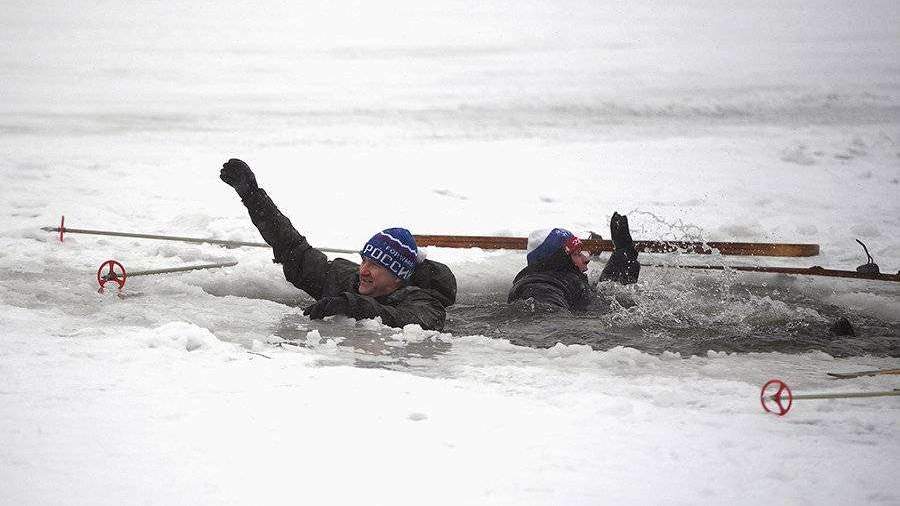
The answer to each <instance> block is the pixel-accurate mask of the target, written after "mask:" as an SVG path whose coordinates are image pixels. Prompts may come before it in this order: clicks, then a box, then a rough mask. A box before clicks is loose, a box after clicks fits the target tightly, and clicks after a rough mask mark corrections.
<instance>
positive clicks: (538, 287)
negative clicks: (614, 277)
mask: <svg viewBox="0 0 900 506" xmlns="http://www.w3.org/2000/svg"><path fill="white" fill-rule="evenodd" d="M593 297H594V290H593V289H592V288H591V285H590V283H589V282H588V278H587V276H585V275H584V273H583V272H581V271H579V270H578V268H577V267H575V264H573V263H572V260H571V259H570V258H569V255H567V254H566V252H565V250H564V249H562V248H560V249H559V250H558V251H556V253H554V254H552V255H550V256H549V257H547V258H546V259H545V260H544V261H542V262H539V263H537V264H534V265H529V266H528V267H525V268H524V269H522V270H521V271H520V272H519V273H518V274H517V275H516V278H515V280H513V286H512V289H511V290H510V291H509V297H508V298H507V302H512V301H515V300H519V299H527V298H533V299H534V300H535V301H537V302H542V303H545V304H552V305H554V306H559V307H561V308H565V309H569V310H583V309H586V308H587V306H588V304H589V303H590V302H591V300H592V299H593Z"/></svg>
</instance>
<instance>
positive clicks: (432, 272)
mask: <svg viewBox="0 0 900 506" xmlns="http://www.w3.org/2000/svg"><path fill="white" fill-rule="evenodd" d="M412 287H415V288H419V289H422V290H424V291H426V292H428V293H429V294H430V295H431V296H432V297H434V298H436V299H437V300H438V301H439V302H440V303H441V305H443V306H445V307H446V306H452V305H453V304H454V303H455V302H456V276H455V275H454V274H453V271H451V270H450V267H447V266H446V265H445V264H442V263H440V262H436V261H434V260H428V259H426V260H424V261H423V262H422V263H420V264H419V265H417V266H416V270H415V271H414V272H413V276H412V278H411V279H410V281H409V285H408V286H407V288H412Z"/></svg>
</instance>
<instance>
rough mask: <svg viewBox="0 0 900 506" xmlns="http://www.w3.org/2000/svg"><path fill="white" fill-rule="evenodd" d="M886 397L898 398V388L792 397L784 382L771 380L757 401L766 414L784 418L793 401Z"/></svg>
mask: <svg viewBox="0 0 900 506" xmlns="http://www.w3.org/2000/svg"><path fill="white" fill-rule="evenodd" d="M773 389H774V390H775V392H774V393H769V392H771V391H772V390H773ZM888 396H900V388H895V389H893V390H887V391H882V392H838V393H824V394H801V395H794V394H793V393H791V389H790V388H789V387H788V386H787V384H785V382H783V381H781V380H778V379H772V380H769V381H767V382H766V384H765V385H763V387H762V391H761V392H760V394H759V400H760V402H761V403H762V407H763V409H764V410H765V411H766V412H767V413H775V414H776V415H778V416H784V415H786V414H787V412H788V411H790V410H791V405H792V404H793V403H794V399H801V400H802V399H854V398H861V397H888ZM785 400H786V401H787V405H785V403H784V401H785ZM768 401H771V402H773V403H774V406H771V407H770V405H769V403H768Z"/></svg>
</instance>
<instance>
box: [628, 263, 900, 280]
mask: <svg viewBox="0 0 900 506" xmlns="http://www.w3.org/2000/svg"><path fill="white" fill-rule="evenodd" d="M641 266H642V267H663V268H677V269H701V270H714V271H725V270H735V271H742V272H765V273H772V274H793V275H802V276H826V277H831V278H852V279H868V280H877V281H900V272H898V273H897V274H885V273H880V272H859V271H845V270H839V269H826V268H824V267H819V266H818V265H816V266H814V267H765V266H755V265H666V264H645V263H642V264H641Z"/></svg>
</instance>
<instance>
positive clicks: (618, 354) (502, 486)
mask: <svg viewBox="0 0 900 506" xmlns="http://www.w3.org/2000/svg"><path fill="white" fill-rule="evenodd" d="M2 10H3V15H2V16H0V47H2V49H0V69H2V75H3V77H2V79H0V96H2V100H0V177H2V179H0V230H2V232H0V503H2V504H9V505H26V504H41V505H43V504H84V505H88V504H90V505H100V504H110V505H112V504H116V505H118V504H390V505H396V504H454V505H456V504H516V505H519V504H566V505H569V504H763V503H774V504H817V505H819V504H842V505H843V504H885V505H888V504H894V505H896V504H900V492H898V491H897V488H896V474H897V473H896V470H897V469H898V467H900V426H898V420H900V398H898V397H882V398H862V399H843V400H797V401H795V402H794V405H793V408H792V410H791V412H790V413H788V414H787V415H786V416H783V417H778V416H774V415H771V414H766V413H764V412H763V410H762V409H761V406H760V402H759V389H760V387H761V385H762V384H763V383H764V382H766V381H767V380H769V379H770V378H781V379H782V380H784V381H785V382H786V383H788V384H789V385H790V386H791V387H792V388H793V390H794V392H795V393H798V394H799V393H821V392H866V391H868V392H871V391H883V390H891V389H894V388H898V387H900V385H898V380H897V377H896V376H894V377H891V376H876V377H865V378H859V379H852V380H832V379H830V378H829V377H828V376H827V375H826V374H825V373H826V372H829V371H859V370H867V369H875V368H896V367H900V359H898V357H897V354H896V350H897V349H898V348H897V345H896V338H897V337H898V336H896V335H893V336H891V335H888V336H887V337H886V338H885V337H884V335H882V338H885V339H891V338H893V339H894V341H893V342H894V343H895V344H894V345H893V348H891V349H892V350H894V352H880V353H872V354H856V355H852V354H851V355H850V356H840V357H837V356H832V355H829V354H827V353H825V352H823V351H815V350H814V351H804V352H798V353H780V352H762V353H738V352H728V351H710V352H707V353H698V354H696V355H686V354H681V353H677V352H673V351H672V350H669V351H664V352H647V351H640V350H638V349H634V348H627V347H612V348H609V349H603V348H602V347H601V348H599V349H596V350H595V349H592V348H591V347H589V346H587V345H568V346H567V345H562V344H558V345H556V346H554V347H551V348H549V349H538V348H534V347H528V346H518V345H514V344H512V343H511V342H510V340H509V339H506V338H503V337H498V336H497V335H493V334H491V332H487V331H486V332H485V333H484V334H485V335H465V334H459V333H452V332H449V333H437V332H430V331H423V330H421V329H418V328H416V327H413V326H410V327H407V328H404V329H390V328H387V327H384V326H382V325H381V324H380V323H379V322H377V321H360V322H356V321H354V320H351V319H347V318H343V317H335V318H330V319H328V320H326V321H315V322H311V321H309V320H308V319H307V318H306V317H304V316H302V305H303V303H304V302H305V301H308V300H309V299H308V297H306V296H305V295H303V294H302V293H301V292H300V291H298V290H297V289H295V288H294V287H293V286H291V285H289V284H288V283H287V282H286V281H284V278H283V274H282V272H281V270H280V267H279V266H278V265H276V264H273V263H272V262H271V253H270V252H269V251H266V250H263V249H253V248H242V249H225V248H221V247H217V246H212V245H194V244H184V243H173V242H160V241H149V240H138V239H123V238H113V237H100V236H88V235H75V234H69V235H68V236H66V238H65V241H64V242H62V243H61V242H59V240H58V238H57V237H56V235H55V234H53V233H48V232H44V231H42V230H40V228H41V227H45V226H55V225H56V224H58V223H59V220H60V215H63V214H65V215H66V224H67V226H69V227H74V228H88V229H105V230H118V231H132V232H144V233H155V234H170V235H181V236H195V237H215V238H221V239H237V240H246V241H260V237H259V235H258V232H257V231H256V230H255V228H254V227H253V225H252V224H251V223H250V220H249V218H248V217H247V214H246V211H245V210H244V208H243V206H242V205H241V203H240V200H239V199H238V198H237V196H236V195H235V194H234V192H233V191H232V190H231V189H230V188H229V187H227V186H226V185H225V184H223V183H222V182H221V181H220V180H219V179H218V173H219V168H220V167H221V164H222V163H223V162H224V161H225V160H227V159H228V158H231V157H240V158H242V159H244V160H246V161H247V162H248V163H249V164H250V165H251V166H252V167H253V168H254V170H255V172H256V175H257V179H258V180H259V183H260V185H261V186H262V187H263V188H265V189H266V190H267V191H268V192H269V194H270V195H271V196H272V198H273V199H274V200H275V202H276V203H277V204H278V205H279V207H280V209H281V210H282V211H283V212H284V213H285V214H286V215H288V216H289V217H290V218H291V219H292V221H293V223H294V225H295V226H297V228H298V229H299V230H300V231H301V232H302V233H304V234H305V235H307V237H308V238H309V240H310V242H311V243H312V244H314V245H318V246H321V247H332V248H351V249H352V248H359V247H360V246H361V245H362V244H363V243H364V242H365V241H366V239H368V237H369V236H371V235H372V234H373V233H374V232H375V231H377V230H380V229H382V228H386V227H389V226H406V227H407V228H409V229H411V230H412V231H413V232H415V233H423V234H424V233H430V234H468V235H516V236H521V235H527V234H528V232H530V231H531V230H533V229H537V228H546V227H551V226H563V227H567V228H570V229H571V230H573V231H575V232H577V233H586V232H587V231H588V230H594V231H597V232H600V233H601V234H606V233H608V229H607V223H608V221H609V218H610V216H611V215H612V213H613V211H619V212H622V213H627V214H628V215H629V219H630V221H631V227H632V231H633V235H634V236H635V238H638V239H698V238H699V239H704V240H730V241H760V242H802V243H818V244H820V245H821V254H820V255H819V256H818V257H814V258H799V259H777V258H766V259H763V258H724V257H712V260H710V259H709V258H706V259H697V258H695V257H692V256H689V255H667V256H653V255H646V256H644V257H642V259H646V260H648V261H659V262H670V263H679V262H697V261H713V262H715V263H732V264H739V265H786V266H800V267H808V266H811V265H822V266H824V267H829V268H837V269H850V270H853V269H854V268H855V267H856V266H857V265H859V264H861V263H863V262H864V261H865V255H864V254H863V253H862V251H861V248H860V247H859V246H858V245H857V244H856V243H855V242H854V239H856V238H859V239H861V240H862V241H863V242H865V243H866V244H867V246H868V247H869V250H870V252H871V253H872V255H873V256H874V257H875V260H876V262H878V264H879V265H880V266H881V268H882V271H883V272H889V273H895V272H897V271H898V270H900V198H898V193H900V192H898V190H900V9H898V8H897V4H896V1H895V0H884V1H880V0H872V1H867V2H862V3H853V2H846V1H837V0H834V1H813V0H803V1H782V2H771V1H755V0H750V1H740V2H737V1H730V2H697V1H688V2H674V3H673V2H666V1H652V2H628V3H610V2H588V1H566V0H558V1H550V0H534V1H520V2H501V1H498V0H487V1H484V0H482V1H478V2H475V1H472V2H466V1H459V0H440V1H437V2H391V1H388V2H357V1H349V0H335V1H329V2H266V1H263V2H253V3H243V2H236V1H233V0H226V1H224V2H202V3H201V2H183V3H181V2H179V3H173V2H131V1H117V2H90V3H88V2H62V1H57V2H46V1H27V2H25V1H18V0H7V1H5V2H4V3H3V9H2ZM428 250H429V251H428V254H429V256H430V257H431V258H433V259H435V260H438V261H442V262H445V263H447V264H448V265H449V266H450V267H451V268H452V269H453V270H454V272H455V273H456V275H457V279H458V282H459V290H460V299H461V301H463V302H465V303H467V304H475V303H476V302H472V301H473V300H477V301H479V302H477V303H483V302H484V300H485V299H487V300H488V301H490V300H491V298H492V297H493V298H494V299H496V300H493V302H496V303H501V302H503V301H504V300H505V291H506V289H507V288H508V287H509V285H510V284H511V280H512V278H513V276H514V275H515V274H516V272H517V271H518V270H519V269H520V268H521V267H522V266H524V263H525V258H524V255H523V253H522V252H486V251H481V250H450V249H437V248H428ZM351 258H352V257H351ZM107 259H116V260H118V261H120V262H122V263H123V264H124V265H125V266H126V268H127V269H129V270H142V269H155V268H165V267H176V266H184V265H193V264H199V263H207V262H215V261H227V260H236V261H238V262H239V264H238V265H237V266H235V267H230V268H225V269H218V270H206V271H196V272H191V273H185V274H167V275H157V276H146V277H134V278H131V279H129V280H128V282H127V283H128V284H127V285H126V287H125V289H124V290H123V292H122V294H121V297H119V296H117V294H116V293H115V291H112V290H110V291H107V292H106V293H104V294H99V293H98V292H97V282H96V279H95V275H96V274H95V273H96V271H97V268H98V266H99V265H100V263H101V262H103V261H105V260H107ZM602 263H603V260H602V258H601V259H599V260H598V261H595V262H593V263H592V273H593V274H596V272H597V271H599V269H600V268H601V267H602ZM641 276H642V278H641V281H640V282H639V283H638V284H637V285H635V286H632V287H629V288H626V289H622V290H625V291H626V292H628V293H630V294H632V295H633V296H634V297H635V298H636V299H637V301H638V304H637V305H636V306H635V307H632V308H623V307H620V308H618V309H617V310H616V311H617V312H615V313H614V314H613V317H614V319H618V320H624V321H629V322H635V324H636V325H637V326H638V328H639V327H640V322H641V321H642V319H643V318H651V317H653V315H652V314H649V313H651V312H653V311H656V312H665V311H667V308H666V307H664V306H666V305H669V306H672V308H674V309H672V313H671V315H674V316H672V318H673V319H672V320H671V321H672V322H674V323H671V325H672V326H674V327H679V329H680V330H681V332H682V334H684V333H685V332H687V333H688V335H690V332H691V329H692V328H694V326H695V325H696V326H697V328H698V333H699V332H700V327H702V325H703V324H706V323H709V324H716V325H719V327H717V328H721V327H722V326H724V327H725V328H734V329H736V330H735V332H736V333H739V334H740V333H741V332H743V334H741V335H742V336H743V337H745V338H756V337H759V338H764V337H766V336H764V335H759V336H757V335H756V334H754V333H753V329H757V328H760V327H759V324H758V322H759V321H764V322H765V325H767V326H768V327H766V328H771V327H773V326H775V327H777V326H778V325H781V324H783V325H795V326H796V325H802V324H805V322H813V323H816V324H821V325H823V328H826V327H827V323H828V321H827V320H828V318H829V317H828V316H826V315H825V314H824V313H823V312H822V311H825V309H823V308H828V311H832V310H833V311H835V312H837V313H842V314H843V313H846V314H849V315H852V318H851V321H853V320H854V318H856V319H868V320H866V321H874V322H876V325H877V326H880V327H878V328H881V329H887V330H883V333H884V332H887V333H888V334H890V333H891V332H895V331H896V329H898V328H900V284H898V283H891V282H873V281H859V280H835V279H831V278H814V277H802V278H801V277H787V276H775V275H763V274H742V273H736V272H726V273H719V272H714V273H695V272H686V271H685V272H683V271H680V270H679V271H675V272H672V270H671V269H660V268H646V269H645V270H644V271H643V272H642V274H641ZM735 282H739V283H742V284H745V285H747V286H750V287H753V288H755V289H758V290H755V291H754V290H749V291H747V292H746V294H737V295H735V293H734V292H729V293H730V295H729V296H728V297H723V298H722V299H721V301H719V302H715V301H713V303H712V304H708V302H709V299H704V300H705V301H706V302H703V303H702V304H701V303H700V302H698V299H697V296H696V295H695V294H696V293H698V292H705V291H709V292H710V293H717V292H716V290H720V289H722V287H726V288H727V287H729V286H732V285H731V284H733V283H735ZM682 290H686V292H685V293H684V295H683V296H682V295H680V294H682ZM760 290H761V292H760ZM725 291H727V290H725ZM751 292H752V293H751ZM653 294H664V296H665V297H664V298H663V299H662V300H664V301H668V302H666V303H665V304H663V303H660V302H659V300H658V299H653V296H655V295H653ZM785 294H787V295H785ZM479 297H480V298H479ZM642 300H648V301H649V302H648V303H646V304H643V305H642V304H641V302H642ZM654 300H656V303H652V302H653V301H654ZM798 300H811V301H813V302H811V303H809V304H807V303H805V302H803V303H801V302H797V303H794V302H791V301H798ZM645 310H647V313H642V311H645ZM829 314H830V313H829ZM679 322H681V323H679ZM449 327H450V328H452V325H451V326H449ZM510 328H511V327H509V326H506V327H504V329H505V330H506V331H509V329H510ZM748 328H749V329H751V330H750V331H748V332H749V333H748V332H744V331H742V330H740V329H748ZM891 329H893V330H891ZM488 330H490V329H488ZM513 333H514V331H513ZM489 334H490V335H489ZM283 339H289V340H292V341H291V345H288V344H283V345H278V344H277V343H278V342H280V341H282V340H283ZM646 339H648V340H652V339H655V338H654V336H652V335H647V336H646ZM658 339H666V337H665V336H662V335H661V336H659V337H658ZM822 339H823V341H827V340H828V339H829V336H828V335H823V336H822ZM856 339H857V341H858V342H859V343H865V342H866V339H867V338H866V334H865V333H864V332H863V333H861V334H860V335H859V336H857V338H856ZM298 344H300V346H298ZM720 344H721V343H720ZM660 348H662V349H665V348H666V346H665V343H664V342H663V344H662V345H661V346H660Z"/></svg>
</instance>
